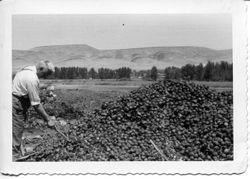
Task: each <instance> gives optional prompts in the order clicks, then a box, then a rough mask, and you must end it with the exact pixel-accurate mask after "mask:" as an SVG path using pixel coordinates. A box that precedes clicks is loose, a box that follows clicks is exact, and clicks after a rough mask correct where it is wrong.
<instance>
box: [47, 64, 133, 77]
mask: <svg viewBox="0 0 250 179" xmlns="http://www.w3.org/2000/svg"><path fill="white" fill-rule="evenodd" d="M131 72H132V70H131V69H130V68H127V67H122V68H118V69H115V70H113V69H109V68H99V69H98V70H97V71H96V70H95V69H94V68H91V69H90V70H88V69H87V68H85V67H55V73H53V74H52V75H51V76H49V77H48V78H49V79H89V78H92V79H121V78H128V79H129V78H130V76H131Z"/></svg>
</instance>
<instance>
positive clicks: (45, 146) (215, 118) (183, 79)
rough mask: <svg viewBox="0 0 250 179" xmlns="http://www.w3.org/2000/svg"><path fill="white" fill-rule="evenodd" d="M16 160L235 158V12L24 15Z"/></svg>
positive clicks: (19, 36)
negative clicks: (233, 57) (233, 43)
mask: <svg viewBox="0 0 250 179" xmlns="http://www.w3.org/2000/svg"><path fill="white" fill-rule="evenodd" d="M12 57H13V61H12V65H13V66H12V70H13V86H12V95H13V100H12V109H13V110H12V116H13V119H12V120H13V121H12V122H13V139H12V141H13V160H15V161H227V160H233V157H234V156H233V93H232V92H233V88H232V87H233V63H232V17H231V15H230V14H216V15H214V14H203V15H199V16H197V15H194V14H182V15H181V14H171V15H153V14H152V15H119V14H118V15H14V16H13V54H12Z"/></svg>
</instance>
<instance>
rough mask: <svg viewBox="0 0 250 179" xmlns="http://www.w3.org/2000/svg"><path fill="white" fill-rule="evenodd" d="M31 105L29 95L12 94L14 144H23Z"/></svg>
mask: <svg viewBox="0 0 250 179" xmlns="http://www.w3.org/2000/svg"><path fill="white" fill-rule="evenodd" d="M29 107H30V100H29V98H28V97H18V96H15V95H12V146H20V144H21V141H22V135H23V131H24V123H25V121H26V120H27V111H28V109H29Z"/></svg>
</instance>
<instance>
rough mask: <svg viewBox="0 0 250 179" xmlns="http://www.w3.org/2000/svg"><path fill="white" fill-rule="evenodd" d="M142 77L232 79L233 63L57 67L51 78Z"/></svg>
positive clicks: (149, 78)
mask: <svg viewBox="0 0 250 179" xmlns="http://www.w3.org/2000/svg"><path fill="white" fill-rule="evenodd" d="M132 76H133V77H134V78H142V79H144V80H154V81H156V80H157V79H159V78H160V79H162V78H165V79H176V80H180V79H183V80H197V81H232V80H233V64H230V63H228V62H225V61H221V62H217V63H214V62H210V61H209V62H207V64H205V65H203V64H202V63H200V64H199V65H191V64H187V65H185V66H182V67H174V66H172V67H166V68H165V69H164V70H158V69H157V68H156V67H155V66H154V67H152V69H150V70H140V71H136V70H133V71H132V70H131V69H130V68H128V67H122V68H118V69H109V68H98V69H97V70H95V69H94V68H90V69H89V70H88V69H87V68H84V67H56V68H55V73H54V74H53V75H52V76H50V77H49V78H50V79H123V78H124V79H130V78H131V77H132Z"/></svg>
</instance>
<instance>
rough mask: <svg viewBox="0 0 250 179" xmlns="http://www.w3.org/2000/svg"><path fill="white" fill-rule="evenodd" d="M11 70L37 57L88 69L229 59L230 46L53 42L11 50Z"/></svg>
mask: <svg viewBox="0 0 250 179" xmlns="http://www.w3.org/2000/svg"><path fill="white" fill-rule="evenodd" d="M12 57H13V70H16V69H18V68H21V67H23V66H26V65H33V64H36V63H37V62H39V61H40V60H50V61H52V62H53V63H54V64H55V65H56V66H59V67H69V66H79V67H87V68H91V67H94V68H96V69H97V68H100V67H106V68H111V69H115V68H119V67H122V66H126V67H130V68H132V69H136V70H143V69H150V68H152V66H156V67H157V68H159V69H163V68H165V67H167V66H177V67H180V66H183V65H185V64H188V63H190V64H199V63H206V62H207V61H209V60H210V61H212V62H219V61H227V62H230V63H231V62H232V49H229V50H214V49H209V48H205V47H192V46H176V47H145V48H130V49H118V50H117V49H115V50H99V49H96V48H93V47H91V46H88V45H53V46H41V47H35V48H32V49H30V50H13V54H12Z"/></svg>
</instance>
